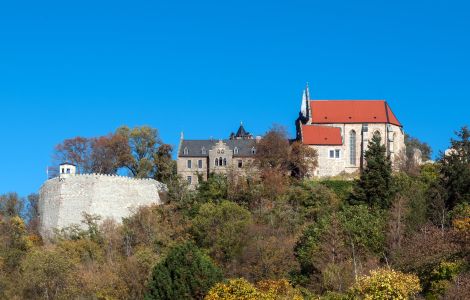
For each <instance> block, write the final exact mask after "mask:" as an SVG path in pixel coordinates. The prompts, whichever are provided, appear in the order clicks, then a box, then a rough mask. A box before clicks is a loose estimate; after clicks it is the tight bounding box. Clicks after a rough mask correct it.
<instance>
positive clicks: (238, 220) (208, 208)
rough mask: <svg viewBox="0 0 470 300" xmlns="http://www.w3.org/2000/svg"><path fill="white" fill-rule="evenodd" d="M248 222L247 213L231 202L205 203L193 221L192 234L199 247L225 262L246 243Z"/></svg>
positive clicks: (248, 215)
mask: <svg viewBox="0 0 470 300" xmlns="http://www.w3.org/2000/svg"><path fill="white" fill-rule="evenodd" d="M251 222H252V219H251V214H250V212H249V211H248V210H247V209H245V208H243V207H241V206H239V205H238V204H236V203H234V202H230V201H222V202H221V203H220V204H213V203H205V204H203V205H201V207H200V208H199V212H198V214H197V216H196V217H195V218H194V219H193V227H192V233H193V235H194V237H195V239H196V241H197V244H198V245H199V246H200V247H204V248H207V249H209V251H210V253H211V254H212V256H213V257H215V258H217V260H219V261H221V262H228V261H229V260H230V259H232V258H234V257H235V256H237V255H239V254H240V252H241V250H242V248H243V247H244V246H245V244H246V243H247V232H248V228H249V225H250V224H251Z"/></svg>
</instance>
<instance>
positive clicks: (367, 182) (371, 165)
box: [350, 134, 393, 208]
mask: <svg viewBox="0 0 470 300" xmlns="http://www.w3.org/2000/svg"><path fill="white" fill-rule="evenodd" d="M364 156H365V160H366V166H365V167H364V169H363V170H362V172H361V177H360V179H359V180H358V181H356V183H355V185H354V188H353V192H352V193H351V197H350V201H351V203H355V204H356V203H367V204H368V205H369V206H374V207H380V208H389V207H390V204H391V199H392V198H393V182H392V164H391V161H390V157H388V156H387V155H386V149H385V146H384V145H382V144H381V138H380V135H378V134H374V136H373V138H372V140H371V141H370V142H369V146H368V149H367V151H366V152H365V154H364Z"/></svg>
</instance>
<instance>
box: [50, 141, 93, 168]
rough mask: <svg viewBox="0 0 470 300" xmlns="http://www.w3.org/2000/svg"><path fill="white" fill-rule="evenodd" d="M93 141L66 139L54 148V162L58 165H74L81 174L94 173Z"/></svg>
mask: <svg viewBox="0 0 470 300" xmlns="http://www.w3.org/2000/svg"><path fill="white" fill-rule="evenodd" d="M91 143H92V141H91V139H88V138H85V137H80V136H78V137H75V138H71V139H65V140H64V141H63V142H62V143H60V144H58V145H56V146H55V148H54V155H53V158H54V161H55V162H56V163H57V164H60V163H63V162H69V163H73V164H75V165H76V166H77V171H78V172H80V173H90V172H93V169H92V161H91Z"/></svg>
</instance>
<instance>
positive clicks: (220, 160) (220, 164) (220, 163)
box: [219, 157, 222, 166]
mask: <svg viewBox="0 0 470 300" xmlns="http://www.w3.org/2000/svg"><path fill="white" fill-rule="evenodd" d="M219 166H222V157H219Z"/></svg>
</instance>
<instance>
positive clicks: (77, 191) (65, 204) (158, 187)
mask: <svg viewBox="0 0 470 300" xmlns="http://www.w3.org/2000/svg"><path fill="white" fill-rule="evenodd" d="M165 189H166V187H165V185H164V184H162V183H160V182H158V181H156V180H153V179H134V178H130V177H122V176H111V175H109V176H108V175H102V174H86V175H70V176H66V177H56V178H53V179H50V180H48V181H46V182H45V183H44V184H43V186H42V187H41V189H40V191H39V217H40V231H41V234H42V235H43V236H44V237H48V236H50V235H51V234H52V233H53V229H54V228H57V229H60V228H64V227H67V226H70V225H72V224H78V225H80V226H82V225H83V224H81V220H82V219H83V217H82V213H83V212H86V213H89V214H95V215H99V216H101V218H102V220H104V219H107V218H111V219H114V220H115V221H116V222H118V223H120V222H121V221H122V218H124V217H127V216H129V215H130V214H131V213H132V212H133V211H134V210H135V208H137V207H138V206H142V205H150V204H161V200H160V196H159V192H162V191H164V190H165Z"/></svg>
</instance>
